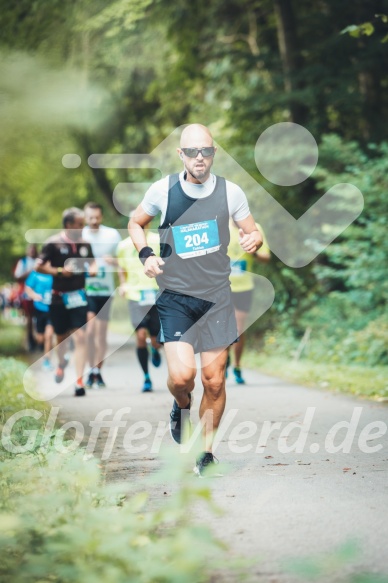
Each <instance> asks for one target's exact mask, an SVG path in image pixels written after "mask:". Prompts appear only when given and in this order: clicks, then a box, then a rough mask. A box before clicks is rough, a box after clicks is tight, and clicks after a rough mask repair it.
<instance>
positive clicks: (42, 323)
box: [34, 308, 51, 334]
mask: <svg viewBox="0 0 388 583" xmlns="http://www.w3.org/2000/svg"><path fill="white" fill-rule="evenodd" d="M34 318H35V329H36V331H37V333H38V334H44V331H45V329H46V326H49V325H50V324H51V321H50V314H49V312H43V311H42V310H37V309H36V308H35V312H34Z"/></svg>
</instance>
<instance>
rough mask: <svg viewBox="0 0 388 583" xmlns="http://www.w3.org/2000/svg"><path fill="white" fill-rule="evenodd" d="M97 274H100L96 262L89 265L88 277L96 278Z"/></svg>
mask: <svg viewBox="0 0 388 583" xmlns="http://www.w3.org/2000/svg"><path fill="white" fill-rule="evenodd" d="M97 273H98V265H97V263H96V262H95V261H93V262H92V263H91V264H90V265H89V269H88V275H90V277H96V275H97Z"/></svg>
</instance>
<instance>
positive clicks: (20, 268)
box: [14, 255, 36, 279]
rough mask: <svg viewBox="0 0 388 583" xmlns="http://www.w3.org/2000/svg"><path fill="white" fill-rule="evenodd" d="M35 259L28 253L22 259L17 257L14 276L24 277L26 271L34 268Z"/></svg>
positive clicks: (17, 277)
mask: <svg viewBox="0 0 388 583" xmlns="http://www.w3.org/2000/svg"><path fill="white" fill-rule="evenodd" d="M35 261H36V259H33V258H32V257H29V256H28V255H26V256H25V257H23V259H19V261H18V262H17V264H16V267H15V271H14V276H15V277H16V279H19V277H24V276H26V275H27V274H28V273H30V272H31V271H32V270H33V269H34V266H35Z"/></svg>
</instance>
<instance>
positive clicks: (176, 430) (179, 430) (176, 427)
mask: <svg viewBox="0 0 388 583" xmlns="http://www.w3.org/2000/svg"><path fill="white" fill-rule="evenodd" d="M190 407H191V393H189V404H188V405H187V407H185V408H184V409H181V408H180V407H178V403H177V402H176V401H175V399H174V403H173V405H172V409H171V413H170V433H171V437H172V438H173V440H174V441H175V442H176V443H182V440H183V431H184V427H185V424H186V422H188V423H190Z"/></svg>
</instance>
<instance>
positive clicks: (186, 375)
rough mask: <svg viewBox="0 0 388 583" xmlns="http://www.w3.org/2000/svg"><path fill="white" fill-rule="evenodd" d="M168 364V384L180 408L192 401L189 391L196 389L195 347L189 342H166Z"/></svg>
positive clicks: (165, 350) (165, 349)
mask: <svg viewBox="0 0 388 583" xmlns="http://www.w3.org/2000/svg"><path fill="white" fill-rule="evenodd" d="M164 352H165V354H166V360H167V366H168V379H167V386H168V388H169V390H170V393H171V394H172V395H173V396H174V398H175V401H176V402H177V404H178V407H179V408H180V409H184V408H185V407H187V405H188V404H189V402H190V398H189V393H191V391H192V390H193V389H194V379H195V375H196V372H197V371H196V365H195V357H194V349H193V347H192V346H191V344H188V343H187V342H166V343H165V345H164Z"/></svg>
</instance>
